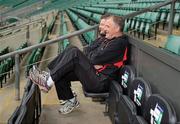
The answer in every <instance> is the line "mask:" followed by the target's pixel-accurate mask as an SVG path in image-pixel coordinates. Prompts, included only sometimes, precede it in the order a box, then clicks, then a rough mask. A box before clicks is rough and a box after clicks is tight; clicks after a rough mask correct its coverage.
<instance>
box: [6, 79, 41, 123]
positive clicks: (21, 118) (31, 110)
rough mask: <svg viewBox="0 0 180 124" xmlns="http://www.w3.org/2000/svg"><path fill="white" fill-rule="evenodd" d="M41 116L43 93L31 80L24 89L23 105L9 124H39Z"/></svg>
mask: <svg viewBox="0 0 180 124" xmlns="http://www.w3.org/2000/svg"><path fill="white" fill-rule="evenodd" d="M40 115H41V92H40V89H39V87H38V86H37V85H35V84H33V83H32V82H31V81H30V80H28V81H27V84H26V86H25V89H24V94H23V98H22V100H21V104H20V105H19V106H18V107H17V108H16V110H15V111H14V112H13V114H12V115H11V117H10V118H9V120H8V124H38V123H39V117H40Z"/></svg>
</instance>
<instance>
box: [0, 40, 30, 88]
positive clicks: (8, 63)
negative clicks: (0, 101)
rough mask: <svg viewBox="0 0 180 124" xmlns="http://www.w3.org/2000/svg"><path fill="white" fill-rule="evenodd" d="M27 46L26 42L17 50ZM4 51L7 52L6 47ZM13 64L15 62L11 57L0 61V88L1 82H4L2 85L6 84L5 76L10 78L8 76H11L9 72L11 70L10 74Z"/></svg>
mask: <svg viewBox="0 0 180 124" xmlns="http://www.w3.org/2000/svg"><path fill="white" fill-rule="evenodd" d="M27 46H28V45H27V42H25V43H23V44H22V45H21V46H20V47H19V48H18V49H17V50H20V49H23V48H25V47H27ZM5 50H6V52H9V50H8V47H7V48H6V49H5ZM22 58H23V56H21V59H22ZM14 64H15V61H14V58H13V57H10V58H7V59H5V60H3V61H1V63H0V85H1V88H2V87H3V81H4V83H6V80H7V75H8V78H10V74H11V72H10V71H11V70H12V72H13V66H14Z"/></svg>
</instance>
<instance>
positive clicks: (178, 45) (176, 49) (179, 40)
mask: <svg viewBox="0 0 180 124" xmlns="http://www.w3.org/2000/svg"><path fill="white" fill-rule="evenodd" d="M165 49H167V50H169V51H171V52H173V53H175V54H177V55H180V36H175V35H170V36H168V39H167V42H166V45H165Z"/></svg>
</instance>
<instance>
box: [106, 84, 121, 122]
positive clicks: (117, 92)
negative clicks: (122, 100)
mask: <svg viewBox="0 0 180 124" xmlns="http://www.w3.org/2000/svg"><path fill="white" fill-rule="evenodd" d="M121 95H122V88H121V86H120V85H119V83H118V82H116V81H113V82H112V83H111V85H110V89H109V99H108V115H109V117H110V119H111V122H112V124H114V123H115V116H116V114H117V107H116V106H117V103H118V101H119V96H121Z"/></svg>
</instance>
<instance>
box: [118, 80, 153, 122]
mask: <svg viewBox="0 0 180 124" xmlns="http://www.w3.org/2000/svg"><path fill="white" fill-rule="evenodd" d="M149 96H151V87H150V85H149V84H148V83H147V82H145V81H144V80H143V79H142V78H135V79H134V80H133V81H132V83H131V84H130V86H129V90H128V96H127V95H121V96H120V98H119V101H118V104H117V116H116V117H115V118H116V119H115V121H116V123H117V124H131V123H134V117H135V116H136V115H138V114H142V111H143V109H144V106H145V103H146V101H147V99H148V97H149Z"/></svg>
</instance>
